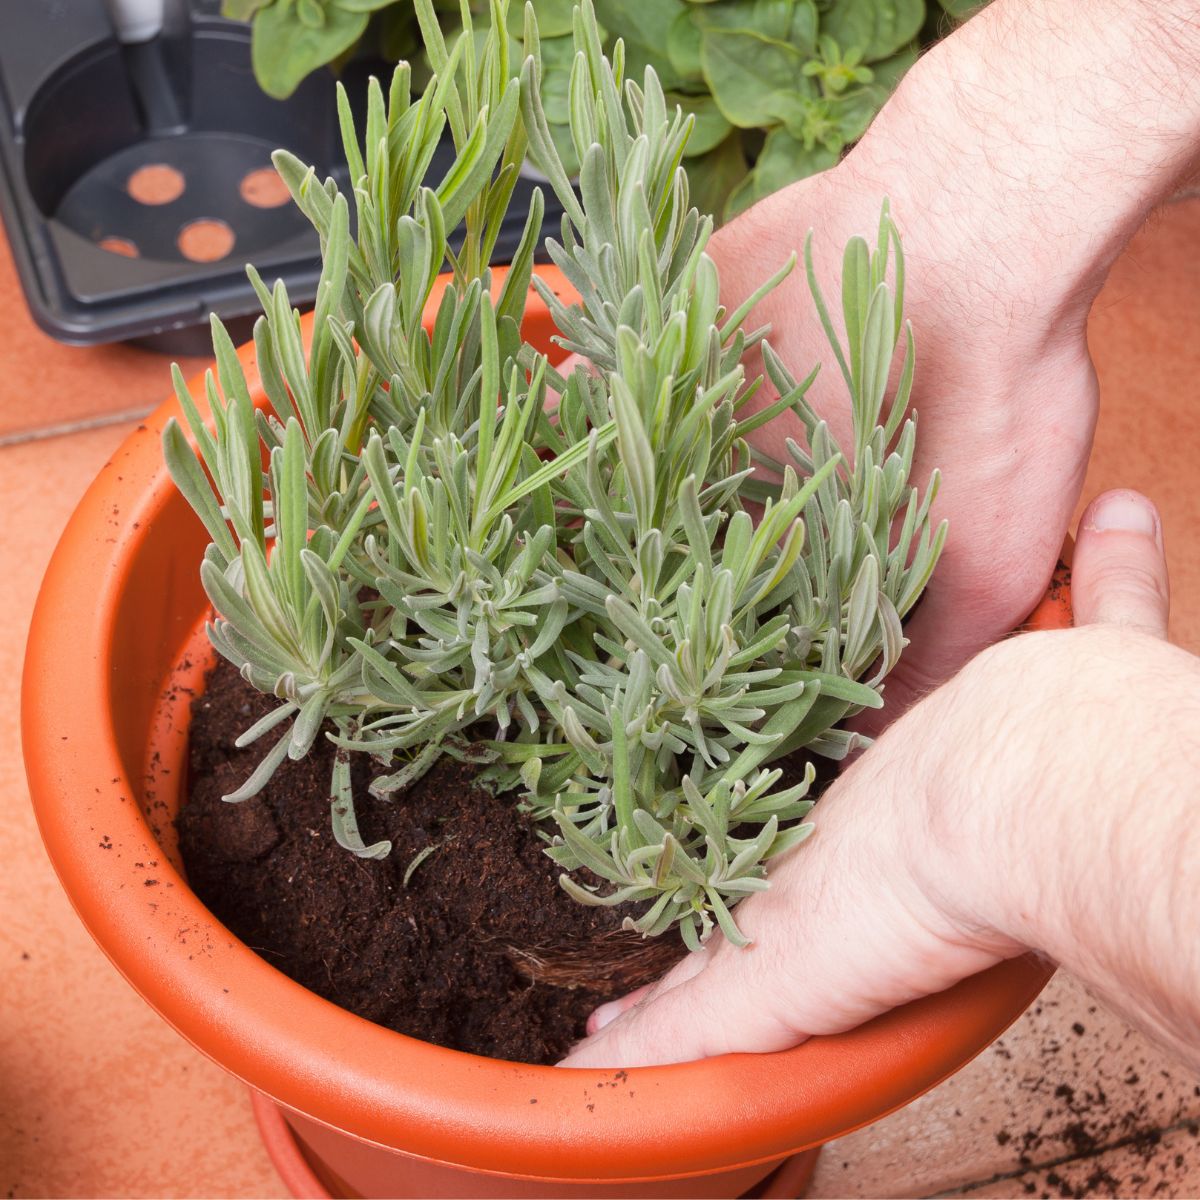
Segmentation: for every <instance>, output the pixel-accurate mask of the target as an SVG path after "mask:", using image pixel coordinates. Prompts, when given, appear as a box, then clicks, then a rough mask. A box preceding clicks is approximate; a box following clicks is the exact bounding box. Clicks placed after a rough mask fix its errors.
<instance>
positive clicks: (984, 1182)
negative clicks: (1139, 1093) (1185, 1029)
mask: <svg viewBox="0 0 1200 1200" xmlns="http://www.w3.org/2000/svg"><path fill="white" fill-rule="evenodd" d="M1195 1125H1196V1118H1195V1117H1188V1118H1184V1119H1183V1120H1180V1121H1175V1122H1173V1123H1172V1124H1170V1125H1164V1126H1163V1127H1162V1128H1161V1129H1140V1130H1135V1131H1134V1132H1133V1133H1128V1134H1126V1135H1125V1136H1124V1137H1120V1138H1117V1140H1116V1141H1115V1142H1109V1143H1108V1144H1107V1145H1104V1146H1097V1147H1096V1148H1095V1149H1094V1150H1087V1151H1085V1152H1084V1153H1082V1154H1063V1155H1060V1156H1059V1157H1058V1158H1050V1159H1047V1160H1046V1161H1045V1162H1031V1163H1028V1164H1027V1165H1025V1166H1023V1167H1019V1168H1018V1169H1017V1170H1015V1171H1000V1172H999V1173H998V1174H995V1175H991V1176H989V1177H988V1178H987V1179H972V1180H971V1181H970V1182H969V1183H964V1184H962V1185H961V1186H960V1187H957V1188H947V1189H945V1190H943V1191H940V1192H933V1193H932V1194H931V1196H930V1197H929V1200H945V1198H948V1197H954V1196H969V1195H970V1194H971V1193H972V1192H974V1191H978V1189H979V1188H983V1187H990V1186H991V1185H992V1184H993V1183H1004V1182H1005V1181H1006V1180H1009V1179H1020V1178H1021V1176H1022V1175H1028V1174H1030V1173H1031V1172H1034V1171H1049V1170H1051V1169H1052V1168H1054V1167H1064V1166H1067V1165H1068V1164H1070V1163H1074V1162H1087V1161H1089V1160H1090V1159H1094V1158H1101V1157H1102V1156H1103V1155H1105V1154H1108V1153H1109V1152H1110V1151H1112V1150H1123V1149H1124V1148H1125V1147H1126V1146H1136V1145H1137V1144H1138V1142H1140V1141H1142V1140H1143V1139H1145V1138H1147V1137H1150V1136H1152V1135H1154V1134H1157V1135H1158V1136H1159V1137H1160V1138H1162V1137H1165V1136H1166V1135H1167V1134H1169V1133H1179V1132H1181V1131H1182V1130H1185V1129H1193V1128H1195Z"/></svg>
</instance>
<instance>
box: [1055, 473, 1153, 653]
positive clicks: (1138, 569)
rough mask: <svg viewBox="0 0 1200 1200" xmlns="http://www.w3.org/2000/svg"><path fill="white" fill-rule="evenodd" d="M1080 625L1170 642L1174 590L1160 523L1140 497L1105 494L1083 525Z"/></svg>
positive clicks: (1076, 575) (1077, 564) (1077, 602)
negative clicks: (1116, 627) (1122, 630)
mask: <svg viewBox="0 0 1200 1200" xmlns="http://www.w3.org/2000/svg"><path fill="white" fill-rule="evenodd" d="M1071 602H1072V605H1073V607H1074V609H1075V624H1076V625H1099V624H1107V625H1126V626H1130V627H1132V628H1134V629H1141V630H1143V631H1144V632H1146V633H1149V634H1152V635H1153V636H1154V637H1158V638H1165V637H1166V636H1167V616H1168V613H1169V610H1170V585H1169V583H1168V580H1167V562H1166V558H1165V557H1164V555H1163V537H1162V522H1161V520H1160V519H1159V516H1158V512H1157V511H1156V510H1155V508H1154V505H1153V504H1151V502H1150V501H1149V500H1147V499H1146V497H1145V496H1143V495H1141V494H1140V493H1138V492H1131V491H1124V490H1122V491H1115V492H1105V493H1104V494H1103V495H1101V496H1098V497H1097V498H1096V499H1095V500H1093V501H1092V503H1091V504H1090V505H1089V506H1088V508H1087V511H1086V512H1085V513H1084V514H1083V518H1082V520H1081V521H1080V522H1079V534H1078V537H1077V539H1076V542H1075V558H1074V561H1073V563H1072V566H1071Z"/></svg>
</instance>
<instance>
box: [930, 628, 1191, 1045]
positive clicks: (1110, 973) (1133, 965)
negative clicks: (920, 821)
mask: <svg viewBox="0 0 1200 1200" xmlns="http://www.w3.org/2000/svg"><path fill="white" fill-rule="evenodd" d="M1018 641H1019V642H1021V643H1022V645H1020V646H1016V645H1008V646H1004V647H1000V648H998V650H997V651H995V652H992V653H993V655H994V654H1003V655H1006V656H1007V657H1008V662H1007V664H1006V670H1005V672H1004V673H1003V674H1002V675H1001V676H999V678H1002V679H1007V680H1009V681H1010V682H1009V683H1008V684H1007V685H1005V690H1006V691H1007V693H1008V694H1005V695H1003V696H994V697H991V703H989V705H988V708H989V710H990V711H992V712H994V713H996V714H997V717H996V723H995V728H994V729H992V730H990V731H979V736H978V737H976V738H974V739H973V740H972V741H971V742H970V744H971V745H973V746H975V747H977V750H976V754H975V756H974V760H973V761H972V762H970V763H965V762H964V763H955V762H953V761H952V760H947V763H946V764H945V765H944V766H943V768H942V771H941V773H942V774H943V781H944V788H945V792H944V794H943V795H942V797H941V801H940V807H939V809H938V816H937V817H936V824H937V828H935V829H933V830H932V831H931V833H932V838H931V841H932V843H933V844H934V845H938V844H939V843H940V846H941V849H940V850H939V852H938V853H939V856H943V855H952V856H954V857H956V858H957V867H956V866H955V864H954V862H953V861H951V860H950V859H949V858H943V859H942V863H941V864H938V865H933V864H929V863H926V864H924V866H922V865H918V866H917V868H916V869H917V870H918V871H924V872H925V878H926V880H927V881H928V886H931V887H932V888H933V891H934V893H935V895H936V896H937V900H938V903H940V904H943V905H945V906H946V908H947V910H948V911H950V912H951V913H952V914H954V916H955V919H956V920H957V921H959V922H961V923H962V926H963V927H964V928H966V929H968V930H972V931H974V936H978V937H980V938H981V939H982V941H983V942H984V943H987V942H988V941H989V939H990V938H992V937H994V938H995V939H996V943H995V945H996V949H997V950H998V951H999V952H1001V953H1003V952H1005V945H1006V943H1007V946H1008V947H1009V949H1010V950H1011V949H1015V948H1017V947H1026V946H1028V947H1032V948H1034V949H1037V950H1039V951H1041V952H1043V953H1045V954H1046V955H1048V956H1049V957H1051V958H1053V959H1054V960H1055V961H1056V962H1058V963H1060V964H1061V965H1062V966H1063V967H1065V968H1066V969H1067V970H1069V971H1071V973H1072V974H1074V975H1076V976H1077V977H1078V978H1080V979H1082V980H1083V981H1084V982H1085V983H1087V984H1088V985H1089V986H1090V987H1091V988H1092V989H1093V990H1095V991H1096V992H1097V993H1098V994H1099V995H1101V996H1102V997H1103V998H1104V999H1105V1000H1106V1001H1107V1002H1108V1003H1109V1004H1111V1005H1112V1006H1113V1007H1115V1008H1118V1009H1120V1010H1121V1011H1123V1012H1124V1013H1125V1014H1126V1015H1127V1016H1129V1017H1130V1018H1131V1019H1132V1020H1133V1021H1135V1022H1136V1023H1137V1024H1139V1025H1141V1026H1142V1027H1144V1028H1146V1029H1148V1030H1149V1031H1151V1032H1153V1033H1155V1034H1156V1035H1157V1036H1158V1037H1159V1039H1160V1040H1162V1041H1163V1042H1165V1043H1167V1044H1168V1045H1170V1046H1172V1047H1173V1048H1174V1049H1175V1050H1176V1051H1177V1052H1178V1053H1179V1054H1180V1055H1181V1056H1185V1057H1188V1058H1190V1060H1191V1061H1192V1062H1195V1063H1198V1064H1200V906H1198V905H1197V894H1198V892H1200V834H1198V832H1197V824H1196V821H1195V809H1196V795H1197V791H1198V790H1200V789H1198V787H1197V779H1198V777H1200V660H1197V659H1196V658H1194V657H1193V656H1191V655H1189V654H1186V653H1185V652H1183V651H1181V650H1178V649H1176V648H1174V647H1171V646H1169V645H1167V644H1165V643H1162V642H1157V641H1155V640H1153V639H1151V638H1149V637H1146V636H1144V635H1140V634H1138V633H1136V632H1133V631H1130V630H1127V629H1126V630H1122V629H1115V628H1104V627H1095V628H1092V629H1087V630H1077V631H1073V632H1071V633H1070V634H1067V635H1047V636H1044V637H1043V638H1036V637H1035V638H1030V639H1018ZM1039 642H1041V644H1040V645H1039ZM988 678H990V679H992V680H993V681H994V680H995V679H996V678H997V676H996V675H995V674H994V673H993V674H991V675H989V674H988V656H984V658H983V660H981V661H980V662H979V663H977V664H974V665H973V666H972V667H971V668H968V670H967V672H966V673H965V674H964V676H963V677H962V678H960V680H959V681H956V683H955V684H954V685H952V686H954V687H956V688H963V689H965V690H966V692H968V693H969V690H970V688H971V687H972V684H973V681H974V680H976V679H978V680H980V681H983V680H984V679H988ZM993 686H994V684H993ZM998 784H1001V786H1000V787H999V788H998V787H997V785H998ZM998 794H999V795H1002V796H1003V797H1005V798H1004V800H1003V802H1001V803H998V802H997V800H998ZM949 795H953V800H952V801H951V802H949V803H947V802H946V801H947V797H948V796H949ZM964 867H965V868H967V869H964Z"/></svg>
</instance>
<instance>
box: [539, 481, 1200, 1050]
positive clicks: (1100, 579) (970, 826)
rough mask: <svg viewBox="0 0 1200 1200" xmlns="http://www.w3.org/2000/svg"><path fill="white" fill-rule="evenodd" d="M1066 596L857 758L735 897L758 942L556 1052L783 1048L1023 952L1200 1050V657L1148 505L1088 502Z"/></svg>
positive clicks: (703, 963)
mask: <svg viewBox="0 0 1200 1200" xmlns="http://www.w3.org/2000/svg"><path fill="white" fill-rule="evenodd" d="M1071 591H1072V602H1073V606H1074V610H1075V620H1076V624H1077V628H1075V629H1069V630H1061V631H1057V632H1042V633H1030V634H1023V635H1022V636H1020V637H1016V638H1010V639H1008V640H1007V641H1005V642H1002V643H1001V644H1000V645H998V646H995V647H993V648H992V649H990V650H988V651H986V652H985V653H983V654H982V655H980V656H979V657H978V658H977V659H976V660H974V661H973V662H972V663H970V664H969V665H968V666H967V667H966V669H965V670H963V671H962V672H961V673H960V674H959V675H958V676H957V677H955V678H954V679H953V680H952V681H951V682H950V683H948V684H946V685H945V686H944V687H943V688H941V689H940V690H939V691H937V692H935V693H934V694H933V695H931V696H929V697H928V698H927V699H925V700H923V701H922V702H921V703H919V704H918V705H916V706H915V707H914V708H913V709H912V710H911V711H910V712H908V713H906V714H905V715H904V716H903V717H901V718H900V719H899V720H898V721H897V722H896V723H895V724H894V725H893V726H892V727H891V728H890V729H888V731H887V732H886V733H885V734H884V735H883V736H882V737H881V738H880V739H879V741H878V742H877V743H876V744H875V746H873V747H872V749H871V750H870V752H869V753H867V754H865V755H863V756H862V757H861V758H860V759H859V760H858V761H857V762H856V763H855V764H854V765H853V766H852V767H851V768H850V769H849V770H848V771H847V772H845V773H844V774H843V775H842V776H841V778H840V779H839V780H838V781H837V782H836V783H835V784H834V785H833V787H832V788H831V789H830V791H829V792H828V793H827V794H826V795H825V796H824V798H823V799H822V800H821V803H820V805H819V806H818V809H817V812H816V814H815V818H814V819H815V824H816V827H817V828H816V834H815V835H814V837H813V839H812V841H811V843H810V844H809V846H808V847H807V848H806V849H805V851H804V853H803V854H802V855H797V856H796V857H794V858H790V859H787V860H785V861H784V862H783V863H781V864H780V866H779V868H778V870H777V871H775V872H774V874H773V876H772V881H771V890H770V892H768V893H767V894H766V895H762V896H754V897H752V898H751V899H750V900H748V901H747V902H746V903H745V904H744V905H743V906H742V907H741V908H740V909H739V910H738V920H739V923H740V924H741V926H742V928H743V929H744V930H745V931H746V933H747V934H748V935H749V936H750V937H752V938H753V939H754V945H753V946H752V947H751V948H750V949H748V950H746V951H742V952H737V951H735V950H733V948H732V947H730V946H728V945H725V944H722V943H720V942H717V943H714V944H712V945H710V946H708V947H705V949H704V950H703V951H701V953H699V954H693V955H689V956H688V957H687V958H686V959H684V960H683V961H682V962H680V963H679V964H678V965H677V966H676V967H675V968H674V969H673V970H672V971H671V972H670V973H669V974H668V975H667V976H666V977H665V978H664V979H663V980H661V981H660V982H659V983H658V984H657V985H655V986H653V987H650V988H644V989H642V990H641V991H640V992H638V993H635V994H633V995H630V996H627V997H625V998H624V999H622V1000H618V1001H615V1002H613V1003H612V1004H608V1005H605V1006H603V1008H601V1009H600V1010H598V1011H597V1013H596V1014H594V1016H593V1018H592V1020H591V1022H590V1023H589V1031H590V1032H591V1033H592V1036H591V1037H589V1038H588V1039H587V1040H586V1041H584V1042H583V1043H581V1044H580V1045H579V1046H578V1047H577V1048H576V1049H575V1050H574V1051H573V1052H572V1053H571V1055H570V1056H569V1057H568V1058H567V1059H566V1060H565V1062H564V1064H563V1065H565V1066H571V1067H591V1068H596V1067H617V1066H620V1067H634V1066H643V1065H649V1064H653V1063H666V1062H685V1061H689V1060H691V1059H695V1058H703V1057H708V1056H711V1055H716V1054H725V1053H730V1052H738V1053H747V1052H749V1053H762V1052H767V1051H774V1050H781V1049H785V1048H787V1047H790V1046H794V1045H796V1044H797V1043H798V1042H801V1041H804V1040H805V1039H806V1038H808V1037H812V1036H814V1035H820V1034H828V1033H838V1032H841V1031H843V1030H847V1029H852V1028H854V1027H856V1026H857V1025H860V1024H862V1023H863V1022H864V1021H866V1020H868V1019H870V1018H871V1017H874V1016H877V1015H879V1014H880V1013H883V1012H886V1011H888V1010H889V1009H891V1008H894V1007H896V1006H897V1005H900V1004H904V1003H906V1002H907V1001H910V1000H915V999H918V998H920V997H923V996H928V995H931V994H932V993H934V992H937V991H940V990H942V989H943V988H947V987H950V986H951V985H952V984H955V983H957V982H958V981H959V980H961V979H965V978H966V977H967V976H969V975H972V974H974V973H975V972H977V971H980V970H983V969H984V968H986V967H989V966H992V965H994V964H995V963H998V962H1000V961H1001V960H1003V959H1005V958H1011V957H1013V956H1014V955H1017V954H1021V953H1023V952H1024V951H1025V950H1026V949H1028V948H1030V947H1032V948H1033V949H1035V950H1038V951H1040V952H1041V953H1043V954H1045V955H1047V956H1048V957H1050V958H1052V959H1053V960H1054V961H1056V962H1059V963H1061V964H1062V965H1063V966H1064V967H1065V968H1066V969H1067V970H1069V971H1071V972H1072V973H1073V974H1074V975H1076V976H1077V977H1078V978H1080V979H1082V980H1083V981H1084V982H1085V983H1086V984H1087V985H1088V986H1089V988H1090V989H1091V990H1092V991H1094V992H1095V993H1096V994H1098V995H1100V996H1101V997H1103V998H1104V999H1105V1000H1106V1001H1107V1002H1108V1003H1109V1004H1110V1005H1111V1006H1112V1007H1114V1008H1116V1009H1117V1010H1118V1011H1121V1012H1123V1013H1124V1014H1125V1015H1126V1016H1127V1017H1129V1018H1130V1019H1132V1020H1133V1021H1135V1022H1136V1023H1137V1024H1139V1025H1141V1026H1142V1027H1143V1028H1144V1029H1146V1030H1147V1031H1148V1032H1149V1033H1150V1034H1151V1035H1153V1036H1156V1037H1158V1039H1159V1040H1160V1041H1162V1042H1164V1043H1165V1044H1166V1046H1167V1047H1168V1049H1169V1050H1171V1051H1172V1052H1173V1053H1175V1054H1177V1055H1179V1056H1180V1057H1181V1058H1183V1059H1184V1060H1185V1061H1187V1062H1191V1063H1197V1062H1200V1047H1198V1046H1197V1043H1196V1037H1195V1031H1196V1028H1197V1021H1198V1020H1200V1005H1198V1001H1197V997H1198V996H1200V986H1198V985H1200V956H1198V955H1197V954H1196V953H1194V952H1192V951H1193V948H1194V947H1195V946H1196V945H1197V944H1200V939H1198V938H1197V936H1196V935H1197V919H1196V915H1195V912H1196V910H1195V907H1194V905H1192V904H1191V895H1192V892H1193V890H1194V879H1195V867H1196V855H1195V839H1194V838H1193V839H1191V840H1190V842H1189V839H1188V836H1187V834H1186V833H1185V832H1184V831H1186V830H1188V829H1190V828H1192V825H1193V823H1192V821H1191V817H1190V807H1191V804H1192V801H1191V794H1192V776H1193V773H1194V759H1195V755H1196V753H1197V751H1198V750H1200V747H1198V746H1197V738H1196V734H1195V727H1196V722H1195V709H1196V706H1197V696H1198V695H1200V659H1197V658H1195V657H1194V656H1192V655H1190V654H1187V653H1186V652H1185V651H1183V650H1180V649H1177V648H1175V647H1173V646H1170V645H1168V644H1167V643H1166V641H1165V637H1166V629H1167V576H1166V563H1165V560H1164V558H1163V552H1162V534H1161V530H1160V528H1159V525H1158V518H1157V516H1156V514H1155V512H1154V509H1153V507H1152V506H1151V505H1150V504H1149V502H1148V501H1146V500H1145V499H1144V498H1143V497H1140V496H1138V495H1136V494H1135V493H1129V492H1115V493H1108V494H1106V495H1104V496H1102V497H1100V498H1099V499H1098V500H1097V501H1096V502H1095V503H1094V504H1093V505H1092V506H1091V507H1090V508H1089V509H1088V511H1087V513H1086V514H1085V515H1084V518H1083V521H1082V523H1081V526H1080V534H1079V540H1078V543H1077V545H1076V547H1075V557H1074V563H1073V573H1072V579H1071ZM1096 697H1103V699H1102V700H1100V701H1099V702H1098V703H1097V701H1096V699H1095V698H1096ZM1089 701H1090V703H1089ZM1164 714H1169V715H1168V716H1166V717H1164ZM1114 846H1120V847H1121V849H1120V851H1119V852H1116V853H1114V852H1113V850H1112V847H1114ZM1150 914H1153V917H1152V918H1150V919H1148V917H1149V915H1150Z"/></svg>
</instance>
